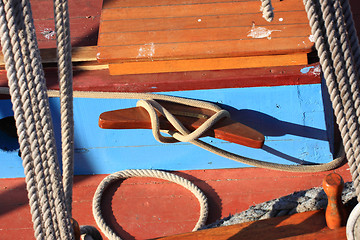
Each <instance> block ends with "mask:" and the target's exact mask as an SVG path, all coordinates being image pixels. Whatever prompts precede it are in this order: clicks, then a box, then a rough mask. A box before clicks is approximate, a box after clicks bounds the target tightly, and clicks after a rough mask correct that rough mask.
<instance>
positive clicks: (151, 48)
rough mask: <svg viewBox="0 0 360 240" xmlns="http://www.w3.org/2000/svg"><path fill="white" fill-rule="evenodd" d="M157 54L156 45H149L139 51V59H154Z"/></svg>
mask: <svg viewBox="0 0 360 240" xmlns="http://www.w3.org/2000/svg"><path fill="white" fill-rule="evenodd" d="M154 54H155V44H154V43H147V44H145V45H144V46H142V47H140V48H139V50H138V55H137V57H138V58H141V57H147V58H152V56H154Z"/></svg>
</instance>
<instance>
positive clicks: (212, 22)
mask: <svg viewBox="0 0 360 240" xmlns="http://www.w3.org/2000/svg"><path fill="white" fill-rule="evenodd" d="M153 2H156V1H148V2H144V1H142V0H139V1H136V0H135V1H132V2H125V3H117V1H105V2H104V4H103V6H104V8H103V10H102V15H101V26H100V33H99V41H98V46H99V50H98V51H99V53H98V61H99V62H101V63H116V62H127V61H152V60H182V59H207V58H223V57H243V56H258V55H272V54H288V53H294V52H310V51H312V48H313V43H312V42H311V41H310V39H309V36H310V35H311V33H310V28H309V26H308V23H307V17H306V14H304V13H305V11H304V6H303V4H302V3H301V2H299V1H295V0H289V1H276V2H274V3H273V6H274V8H275V9H276V11H277V13H279V16H278V19H277V20H275V22H276V23H275V24H271V23H268V22H266V21H265V20H264V19H262V18H261V13H260V12H259V7H260V5H259V3H258V2H255V1H219V2H211V1H199V0H197V1H194V2H190V1H184V2H177V3H171V2H167V1H164V2H156V3H154V5H152V4H153ZM144 4H145V5H144ZM289 15H291V17H289V20H285V21H286V22H284V23H283V24H279V23H282V21H284V18H285V19H287V17H288V16H289ZM255 20H256V21H255ZM295 22H296V23H295ZM291 23H293V24H291ZM126 24H131V25H129V26H124V27H123V26H122V25H126ZM130 26H131V27H132V28H130ZM259 26H260V27H259ZM154 64H157V63H154ZM228 68H230V67H228ZM186 70H188V69H186ZM139 73H140V72H139Z"/></svg>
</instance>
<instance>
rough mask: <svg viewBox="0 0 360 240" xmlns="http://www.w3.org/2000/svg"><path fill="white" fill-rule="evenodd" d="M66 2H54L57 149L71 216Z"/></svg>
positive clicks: (70, 105) (71, 126)
mask: <svg viewBox="0 0 360 240" xmlns="http://www.w3.org/2000/svg"><path fill="white" fill-rule="evenodd" d="M68 15H69V13H68V3H67V0H54V16H55V31H56V42H57V56H58V77H59V86H60V113H61V149H62V163H63V186H64V192H65V200H66V206H67V208H68V212H69V214H70V216H71V205H72V185H73V176H74V119H73V96H72V92H73V89H72V61H71V44H70V23H69V16H68Z"/></svg>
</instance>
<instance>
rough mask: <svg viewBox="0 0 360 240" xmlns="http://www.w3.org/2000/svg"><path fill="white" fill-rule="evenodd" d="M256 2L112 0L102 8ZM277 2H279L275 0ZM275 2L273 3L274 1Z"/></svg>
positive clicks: (225, 0) (106, 0)
mask: <svg viewBox="0 0 360 240" xmlns="http://www.w3.org/2000/svg"><path fill="white" fill-rule="evenodd" d="M254 1H257V0H235V1H229V0H178V1H176V2H174V1H172V0H159V1H149V0H137V1H131V0H125V1H114V0H105V1H104V4H103V8H105V9H107V8H120V7H147V6H149V4H151V5H152V6H164V5H187V4H204V3H214V2H217V3H221V2H254ZM276 1H279V0H276ZM274 2H275V1H274Z"/></svg>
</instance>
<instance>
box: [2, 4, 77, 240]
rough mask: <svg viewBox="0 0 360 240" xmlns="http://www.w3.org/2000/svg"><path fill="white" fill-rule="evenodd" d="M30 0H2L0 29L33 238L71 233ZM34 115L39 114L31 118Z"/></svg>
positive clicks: (59, 236) (69, 235)
mask: <svg viewBox="0 0 360 240" xmlns="http://www.w3.org/2000/svg"><path fill="white" fill-rule="evenodd" d="M33 26H34V24H33V20H32V13H31V8H30V4H29V1H26V0H23V1H10V0H3V1H1V2H0V35H1V45H2V51H3V54H4V59H5V63H6V70H7V76H8V80H9V89H10V93H11V100H12V103H13V110H14V118H15V120H16V126H17V133H18V136H19V144H20V150H21V153H22V159H23V166H24V172H25V176H26V178H25V180H26V185H27V190H28V197H29V203H30V209H31V213H32V218H33V224H34V230H35V233H34V234H35V237H36V238H37V239H45V238H46V239H72V238H73V233H72V229H71V227H70V226H71V225H70V220H69V216H68V215H67V211H66V206H65V205H64V202H63V201H62V200H63V199H64V196H63V195H64V193H63V190H62V186H61V177H60V171H59V167H58V165H57V159H56V150H55V142H54V137H53V132H52V130H51V129H52V125H51V117H50V114H49V112H47V111H43V110H44V109H46V110H47V109H49V104H48V100H47V95H46V92H45V89H46V87H45V81H44V76H43V71H42V68H41V60H40V55H39V51H38V47H37V42H36V36H35V32H34V28H33ZM35 119H36V120H37V121H36V123H35Z"/></svg>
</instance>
